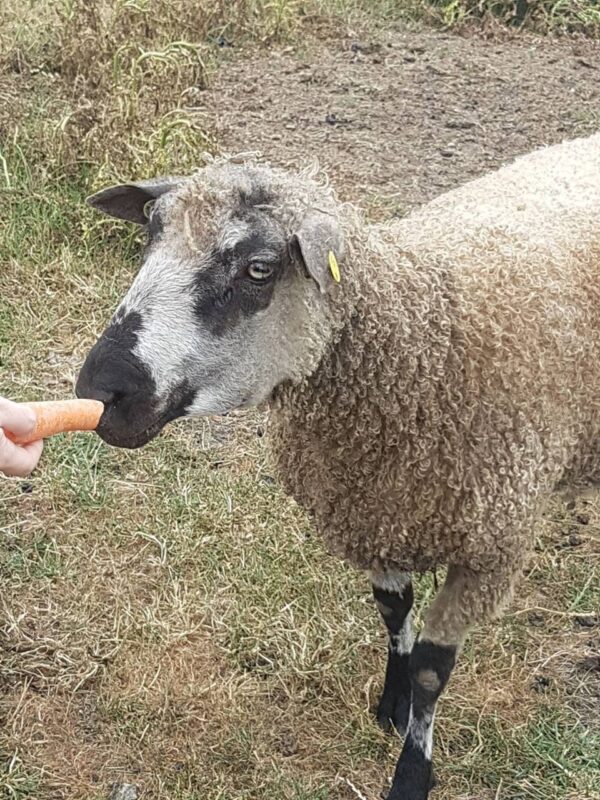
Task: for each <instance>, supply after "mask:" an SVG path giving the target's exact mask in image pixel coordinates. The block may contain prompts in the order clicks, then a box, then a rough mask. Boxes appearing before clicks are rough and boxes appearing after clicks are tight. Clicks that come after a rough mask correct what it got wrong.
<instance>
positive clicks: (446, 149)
mask: <svg viewBox="0 0 600 800" xmlns="http://www.w3.org/2000/svg"><path fill="white" fill-rule="evenodd" d="M440 155H442V156H444V158H453V156H454V155H456V151H455V150H452V148H451V147H444V148H442V149H441V150H440Z"/></svg>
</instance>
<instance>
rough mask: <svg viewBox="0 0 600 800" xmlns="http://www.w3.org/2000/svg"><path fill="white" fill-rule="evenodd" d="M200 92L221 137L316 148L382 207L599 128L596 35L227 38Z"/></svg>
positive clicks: (227, 142)
mask: <svg viewBox="0 0 600 800" xmlns="http://www.w3.org/2000/svg"><path fill="white" fill-rule="evenodd" d="M207 91H208V92H210V93H211V94H212V97H211V98H210V100H208V98H206V97H204V98H202V99H201V100H200V102H201V104H202V105H203V106H204V107H208V108H210V109H211V110H210V111H209V112H206V116H207V117H208V118H207V119H206V123H208V124H209V126H210V128H211V129H212V130H213V131H214V133H215V134H216V137H217V141H218V144H219V147H220V148H221V149H224V150H225V151H229V152H244V151H259V152H261V153H262V154H263V155H264V156H265V157H266V158H267V159H268V160H270V161H273V162H275V163H280V164H284V165H286V164H291V165H298V164H302V163H303V162H306V161H307V160H311V159H315V158H316V159H318V161H319V162H320V164H321V166H322V167H324V168H325V170H326V171H327V173H328V174H329V176H330V178H331V180H332V181H333V182H334V184H335V185H336V186H337V187H338V190H339V192H340V194H341V196H342V197H343V199H350V200H353V201H357V202H359V203H360V204H361V205H365V206H367V207H368V208H369V209H370V210H371V212H372V213H374V215H375V216H380V217H386V216H392V215H394V214H396V215H402V214H404V213H406V212H407V211H408V210H409V209H410V208H411V207H412V206H414V205H417V204H420V203H423V202H424V201H427V200H429V199H431V198H432V197H434V196H436V195H437V194H440V193H441V192H443V191H444V190H447V189H450V188H452V187H454V186H456V185H458V184H460V183H463V182H465V181H467V180H469V179H472V178H475V177H477V176H479V175H481V174H483V173H485V172H487V171H489V170H491V169H493V168H495V167H498V166H500V165H501V164H503V163H505V162H506V161H509V160H511V159H512V158H513V157H514V156H516V155H518V154H521V153H525V152H527V151H529V150H532V149H535V148H536V147H538V146H541V145H549V144H554V143H556V142H559V141H561V140H563V139H566V138H572V137H574V136H580V135H585V134H588V133H591V132H593V131H597V130H599V129H600V43H594V42H592V41H586V40H578V41H574V40H572V39H568V40H565V39H563V40H552V39H548V38H544V39H539V38H535V37H533V36H523V35H521V36H519V37H518V38H511V39H506V38H505V39H504V40H496V41H490V40H489V39H486V38H484V37H483V36H481V35H480V36H477V35H471V36H468V37H467V36H459V35H453V34H448V33H443V32H432V31H420V32H406V31H394V32H390V33H381V32H380V33H378V34H376V35H370V36H364V37H361V38H354V37H353V36H352V35H350V34H348V32H345V35H344V36H343V37H341V38H340V37H339V36H338V37H329V38H327V39H321V40H311V41H310V42H309V43H302V44H298V45H296V46H288V47H281V48H279V49H270V50H269V51H268V52H263V51H257V50H256V49H253V50H249V49H247V50H242V51H238V50H237V48H235V47H232V48H227V50H226V51H223V52H222V58H221V64H220V67H219V69H218V70H217V72H216V74H215V75H214V78H213V80H212V81H211V86H210V88H209V89H208V90H207ZM199 99H200V98H199ZM207 101H208V102H207Z"/></svg>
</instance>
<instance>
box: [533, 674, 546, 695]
mask: <svg viewBox="0 0 600 800" xmlns="http://www.w3.org/2000/svg"><path fill="white" fill-rule="evenodd" d="M549 686H550V678H547V677H546V676H545V675H536V676H535V678H534V680H533V691H534V692H545V691H546V689H547V688H548V687H549Z"/></svg>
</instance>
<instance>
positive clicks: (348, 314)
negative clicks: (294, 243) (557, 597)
mask: <svg viewBox="0 0 600 800" xmlns="http://www.w3.org/2000/svg"><path fill="white" fill-rule="evenodd" d="M305 185H306V180H305V179H304V178H303V179H302V180H301V181H299V183H298V184H296V186H294V182H293V180H292V181H291V183H290V185H289V187H288V188H289V189H290V191H289V192H288V193H287V197H288V198H290V200H289V202H290V204H291V209H289V210H288V211H287V212H286V208H285V204H286V202H287V201H286V200H285V199H283V200H281V199H280V200H279V203H283V206H284V207H283V208H280V213H281V214H282V215H283V217H285V215H286V213H287V216H288V217H289V220H286V221H287V222H289V224H290V225H292V222H291V220H292V219H293V218H296V217H297V214H298V207H299V205H302V203H299V201H298V192H301V191H304V189H305ZM315 186H316V184H315V185H314V186H313V192H314V194H315V195H316V196H318V197H319V200H317V201H314V202H318V203H320V204H321V206H322V207H324V208H325V210H329V211H330V212H331V213H332V214H334V216H336V217H337V218H338V219H339V223H340V226H341V228H342V231H343V234H344V239H345V248H344V257H343V259H341V265H340V266H341V274H342V282H341V284H340V285H339V286H332V288H331V290H330V292H329V294H328V305H329V315H330V321H331V325H330V326H329V328H328V330H329V340H328V341H327V342H324V343H323V349H324V356H323V357H322V359H321V361H320V363H319V365H318V367H317V368H316V369H315V370H314V372H312V374H310V375H308V376H306V377H304V378H303V379H302V380H300V381H298V382H296V383H291V382H289V383H287V384H285V385H283V386H280V387H279V388H278V389H277V390H276V392H275V395H274V396H273V398H272V401H271V414H270V432H271V446H272V448H273V452H274V455H275V459H276V462H277V465H278V469H279V474H280V477H281V479H282V481H283V483H284V484H285V486H286V488H287V490H288V491H289V492H290V493H291V494H292V495H293V496H294V497H295V498H296V499H297V500H298V502H299V503H300V504H301V505H303V506H305V507H306V508H307V509H309V511H310V512H311V513H312V515H313V516H314V520H315V522H316V525H317V527H318V529H319V530H320V532H321V533H322V535H323V536H324V538H325V540H326V543H327V545H328V548H329V549H330V550H331V551H332V552H333V553H336V554H338V555H339V556H341V557H342V558H344V559H347V560H348V561H350V562H351V563H353V564H354V565H356V566H357V567H359V568H362V569H370V570H376V571H382V570H385V569H401V570H413V569H414V570H417V571H423V570H426V569H429V568H432V567H433V566H435V565H443V564H450V565H456V566H459V567H466V568H468V569H469V570H472V571H473V572H475V573H479V574H480V575H481V576H483V577H485V574H489V576H490V578H492V577H494V580H491V585H495V589H496V590H498V589H499V588H500V584H502V591H500V592H499V591H493V592H491V594H490V601H489V603H488V604H487V606H486V603H485V602H484V601H483V600H481V599H480V600H479V601H478V603H479V605H480V606H481V616H488V615H489V614H490V613H492V612H493V611H495V610H496V609H495V606H496V605H498V602H499V600H498V598H499V596H502V595H505V594H507V593H508V592H509V590H510V587H511V584H512V583H513V581H514V577H515V576H516V574H517V573H518V572H519V570H520V568H521V566H522V564H523V560H524V557H525V554H526V552H527V550H528V548H529V546H530V544H531V538H532V528H533V524H532V523H533V522H534V519H535V513H536V511H537V510H538V509H539V506H540V501H541V499H542V498H543V497H544V496H546V495H547V494H548V493H549V492H550V491H552V490H553V489H554V488H555V487H556V486H557V485H558V484H559V483H560V482H571V483H577V482H583V481H587V482H594V481H597V480H598V479H600V436H599V434H600V357H599V356H600V280H599V278H600V135H595V136H592V137H590V138H587V139H580V140H575V141H570V142H565V143H563V144H561V145H559V146H555V147H552V148H546V149H542V150H540V151H537V152H535V153H532V154H530V155H527V156H524V157H521V158H518V159H517V160H516V161H515V162H514V163H513V164H511V165H509V166H507V167H504V168H502V169H500V170H499V171H497V172H495V173H492V174H490V175H488V176H486V177H484V178H482V179H479V180H476V181H473V182H472V183H469V184H466V185H464V186H463V187H461V188H459V189H456V190H454V191H451V192H449V193H447V194H445V195H443V196H442V197H439V198H438V199H436V200H434V201H433V202H431V203H429V204H427V205H426V206H424V207H423V208H421V209H420V210H418V211H416V212H414V213H412V214H411V215H410V216H408V217H406V218H404V219H402V220H400V221H396V222H392V223H388V224H384V225H369V224H368V223H366V222H365V221H364V220H363V219H362V218H361V217H360V215H359V213H358V212H357V211H356V209H355V208H353V207H352V206H348V205H343V204H338V203H337V202H336V201H335V197H334V195H333V193H332V192H331V190H329V189H328V188H326V187H321V188H320V189H319V191H320V194H319V191H317V189H316V188H315ZM294 190H295V192H294ZM494 581H495V584H494ZM484 583H485V581H484ZM488 606H489V607H488Z"/></svg>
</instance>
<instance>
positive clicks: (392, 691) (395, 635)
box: [371, 572, 414, 734]
mask: <svg viewBox="0 0 600 800" xmlns="http://www.w3.org/2000/svg"><path fill="white" fill-rule="evenodd" d="M371 582H372V584H373V595H374V597H375V602H376V603H377V607H378V608H379V611H380V613H381V616H382V618H383V621H384V622H385V625H386V628H387V631H388V661H387V667H386V671H385V683H384V686H383V694H382V695H381V700H380V701H379V706H378V709H377V720H378V722H379V724H380V725H381V727H382V728H383V729H384V730H391V729H392V726H393V727H394V728H396V730H397V731H398V732H399V733H401V734H404V731H405V730H406V725H407V723H408V714H409V711H410V697H411V684H410V673H409V657H410V653H411V650H412V647H413V642H414V637H413V631H412V612H411V609H412V605H413V588H412V583H411V580H410V573H408V572H382V573H371Z"/></svg>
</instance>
